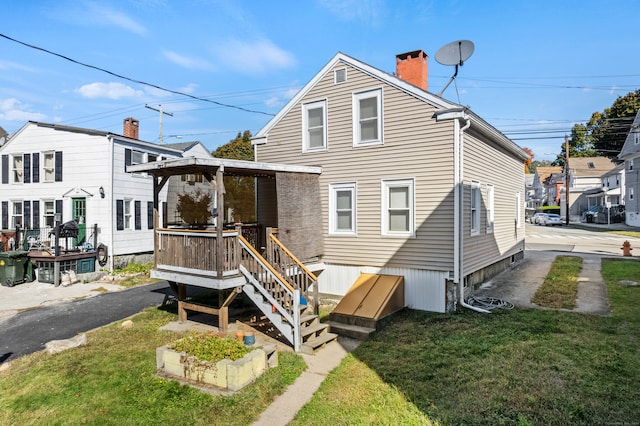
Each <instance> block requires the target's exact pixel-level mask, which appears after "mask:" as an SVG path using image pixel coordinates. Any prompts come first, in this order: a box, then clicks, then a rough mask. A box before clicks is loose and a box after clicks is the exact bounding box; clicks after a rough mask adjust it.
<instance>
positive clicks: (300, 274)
mask: <svg viewBox="0 0 640 426" xmlns="http://www.w3.org/2000/svg"><path fill="white" fill-rule="evenodd" d="M264 257H265V258H266V259H267V261H268V262H269V264H271V265H272V266H273V268H274V269H275V270H276V271H278V273H279V274H280V275H281V276H282V277H284V278H285V279H286V280H287V282H288V283H289V284H290V285H291V286H292V287H293V288H296V289H299V290H300V292H301V293H302V295H303V297H304V298H305V300H307V301H309V302H312V303H313V309H314V312H315V313H316V314H318V308H319V303H318V286H317V285H316V284H317V282H318V277H317V276H316V275H315V274H314V273H313V272H311V271H310V270H309V269H308V268H307V267H306V266H305V264H304V263H302V262H301V261H300V260H299V259H298V258H297V257H296V256H295V255H294V254H293V253H291V252H290V251H289V249H287V247H285V246H284V244H282V242H281V241H280V240H278V238H277V237H276V233H275V232H270V229H269V228H267V247H266V250H265V253H264ZM311 287H313V294H310V293H309V290H310V289H311Z"/></svg>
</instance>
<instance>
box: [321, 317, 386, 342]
mask: <svg viewBox="0 0 640 426" xmlns="http://www.w3.org/2000/svg"><path fill="white" fill-rule="evenodd" d="M327 324H329V326H330V327H331V332H332V333H337V334H339V335H340V336H345V337H351V338H352V339H357V340H367V339H368V338H369V335H370V334H371V333H373V332H374V331H376V329H375V328H371V327H363V326H361V325H355V324H345V323H343V322H337V321H329V322H328V323H327Z"/></svg>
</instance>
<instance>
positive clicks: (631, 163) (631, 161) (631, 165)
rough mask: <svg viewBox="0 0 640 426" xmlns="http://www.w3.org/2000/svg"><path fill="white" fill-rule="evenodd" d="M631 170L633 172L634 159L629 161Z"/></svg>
mask: <svg viewBox="0 0 640 426" xmlns="http://www.w3.org/2000/svg"><path fill="white" fill-rule="evenodd" d="M629 170H633V158H632V159H631V160H629Z"/></svg>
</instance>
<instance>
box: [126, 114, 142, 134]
mask: <svg viewBox="0 0 640 426" xmlns="http://www.w3.org/2000/svg"><path fill="white" fill-rule="evenodd" d="M139 125H140V122H139V121H138V120H136V119H135V118H132V117H129V118H125V119H124V136H125V137H127V138H131V139H138V127H139Z"/></svg>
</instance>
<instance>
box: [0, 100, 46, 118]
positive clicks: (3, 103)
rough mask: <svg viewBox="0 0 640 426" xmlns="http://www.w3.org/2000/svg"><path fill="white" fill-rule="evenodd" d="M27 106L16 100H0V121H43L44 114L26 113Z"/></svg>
mask: <svg viewBox="0 0 640 426" xmlns="http://www.w3.org/2000/svg"><path fill="white" fill-rule="evenodd" d="M28 108H29V105H25V104H22V102H20V101H19V100H17V99H16V98H8V99H0V121H29V120H32V121H43V120H44V119H46V118H47V116H46V115H45V114H41V113H38V112H31V111H26V110H27V109H28Z"/></svg>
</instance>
